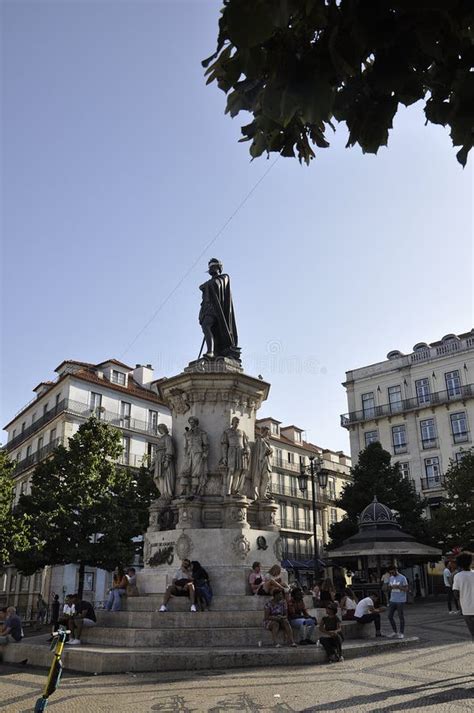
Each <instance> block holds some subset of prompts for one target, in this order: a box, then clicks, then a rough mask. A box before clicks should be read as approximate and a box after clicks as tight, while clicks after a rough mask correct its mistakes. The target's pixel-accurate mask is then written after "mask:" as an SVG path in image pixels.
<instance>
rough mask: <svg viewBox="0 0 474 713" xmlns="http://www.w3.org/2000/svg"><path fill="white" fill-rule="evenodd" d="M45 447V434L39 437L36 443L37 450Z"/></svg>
mask: <svg viewBox="0 0 474 713" xmlns="http://www.w3.org/2000/svg"><path fill="white" fill-rule="evenodd" d="M42 448H43V436H40V437H39V438H38V443H37V445H36V450H37V451H40V450H41V449H42Z"/></svg>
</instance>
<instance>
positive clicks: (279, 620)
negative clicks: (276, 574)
mask: <svg viewBox="0 0 474 713" xmlns="http://www.w3.org/2000/svg"><path fill="white" fill-rule="evenodd" d="M263 625H264V627H265V628H266V629H267V630H268V631H270V633H271V635H272V640H273V644H274V646H276V647H278V648H279V647H280V646H281V644H279V643H278V641H277V635H278V633H279V632H280V631H282V632H283V636H284V637H285V641H286V643H287V645H288V646H296V645H297V644H296V643H295V641H294V633H296V634H297V636H298V643H299V644H301V645H305V644H315V643H316V642H315V641H314V638H313V634H314V628H315V625H316V621H315V619H314V618H313V617H310V616H309V614H308V612H307V611H306V607H305V605H304V601H303V592H302V591H301V590H300V589H295V590H294V591H293V592H292V594H291V597H290V599H289V600H288V602H287V601H286V598H285V593H284V592H283V591H282V590H281V589H274V590H273V592H272V598H271V599H270V601H269V602H267V603H266V604H265V607H264V620H263Z"/></svg>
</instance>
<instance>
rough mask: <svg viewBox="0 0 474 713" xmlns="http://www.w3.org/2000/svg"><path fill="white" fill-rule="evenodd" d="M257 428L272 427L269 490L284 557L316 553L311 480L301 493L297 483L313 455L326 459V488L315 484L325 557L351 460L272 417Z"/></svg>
mask: <svg viewBox="0 0 474 713" xmlns="http://www.w3.org/2000/svg"><path fill="white" fill-rule="evenodd" d="M256 425H257V427H259V428H261V427H262V426H267V427H268V428H269V429H270V436H271V438H270V442H271V447H272V450H273V454H272V476H271V485H270V491H271V493H272V496H273V498H274V499H275V500H276V501H277V502H278V516H277V524H278V525H279V526H280V532H281V538H282V541H283V554H284V559H289V560H309V559H311V558H312V557H313V553H314V537H313V508H312V493H311V487H312V486H311V483H310V482H308V486H307V490H306V492H305V493H302V492H301V491H300V489H299V486H298V475H300V469H301V465H304V466H308V465H309V462H310V461H309V457H310V456H319V457H321V458H322V459H323V467H324V468H325V469H326V470H328V471H329V476H328V484H327V487H326V488H324V489H322V488H320V487H319V485H317V486H316V534H317V540H318V542H317V552H318V553H319V556H320V557H324V554H325V547H326V545H327V543H328V541H329V537H328V530H329V527H330V525H331V524H332V523H333V522H338V521H339V520H341V519H342V517H343V516H344V514H345V513H344V511H343V510H341V509H339V508H337V507H336V504H335V501H336V498H338V497H339V496H340V495H341V492H342V489H343V488H344V486H345V485H346V483H348V482H349V481H350V480H351V475H350V468H351V459H350V457H349V456H348V455H346V454H344V453H343V452H342V451H337V452H336V451H331V450H329V449H325V448H321V447H320V446H316V445H314V444H312V443H308V442H307V441H305V440H304V431H303V429H301V428H298V427H297V426H294V425H290V426H283V425H282V424H281V422H280V421H277V420H275V419H273V418H265V419H258V420H257V422H256Z"/></svg>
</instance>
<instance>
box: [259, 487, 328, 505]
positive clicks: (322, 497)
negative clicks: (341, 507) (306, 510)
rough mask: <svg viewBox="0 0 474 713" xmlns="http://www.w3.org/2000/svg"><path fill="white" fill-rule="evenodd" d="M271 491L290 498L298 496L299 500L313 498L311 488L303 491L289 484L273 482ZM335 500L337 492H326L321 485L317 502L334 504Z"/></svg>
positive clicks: (317, 491)
mask: <svg viewBox="0 0 474 713" xmlns="http://www.w3.org/2000/svg"><path fill="white" fill-rule="evenodd" d="M310 487H311V486H310ZM270 492H271V493H272V494H273V495H285V496H286V497H290V498H298V500H307V501H310V500H311V499H312V496H311V490H306V492H304V493H302V492H301V490H299V489H295V488H291V487H289V486H288V485H279V484H278V483H272V484H271V485H270ZM335 500H336V493H334V492H333V491H332V490H330V491H328V492H326V491H324V490H322V489H321V488H319V487H318V488H317V489H316V502H317V503H324V504H325V505H333V504H334V501H335Z"/></svg>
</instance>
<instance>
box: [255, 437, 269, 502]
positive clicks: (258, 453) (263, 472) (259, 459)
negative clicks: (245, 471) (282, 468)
mask: <svg viewBox="0 0 474 713" xmlns="http://www.w3.org/2000/svg"><path fill="white" fill-rule="evenodd" d="M269 433H270V429H269V428H268V426H262V428H261V429H260V433H258V434H257V435H256V438H255V443H254V445H253V448H252V471H251V477H252V488H253V491H254V493H255V495H254V497H255V498H256V499H257V500H269V499H270V494H269V492H268V485H269V483H270V477H271V472H272V466H271V462H270V458H271V456H272V453H273V450H272V448H271V446H270V439H269Z"/></svg>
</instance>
